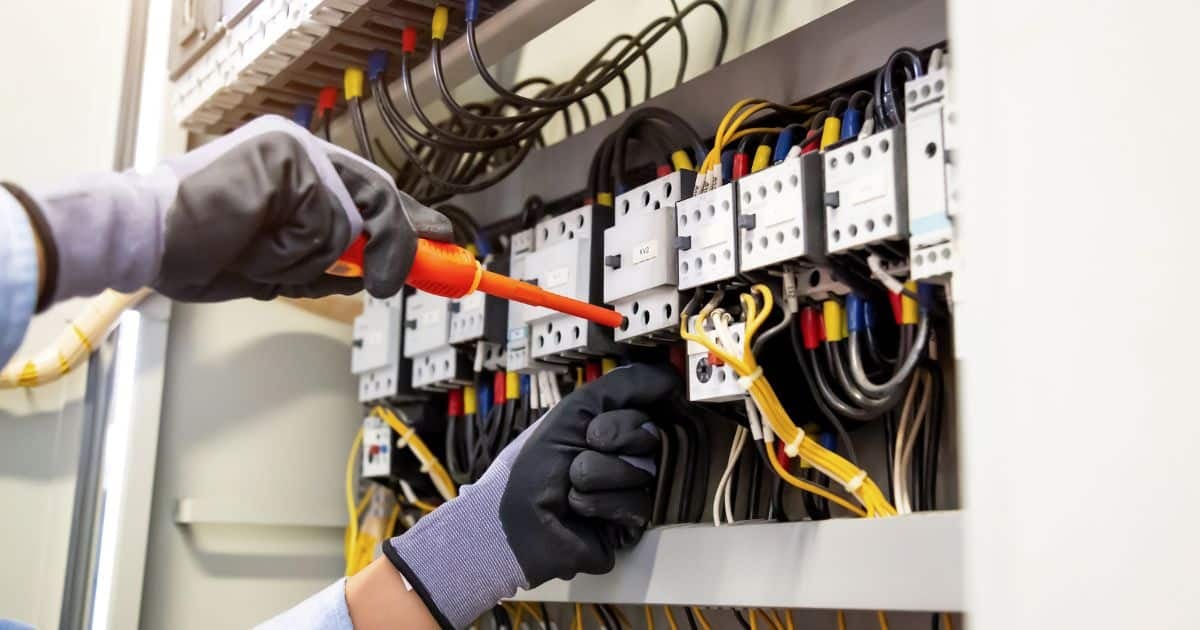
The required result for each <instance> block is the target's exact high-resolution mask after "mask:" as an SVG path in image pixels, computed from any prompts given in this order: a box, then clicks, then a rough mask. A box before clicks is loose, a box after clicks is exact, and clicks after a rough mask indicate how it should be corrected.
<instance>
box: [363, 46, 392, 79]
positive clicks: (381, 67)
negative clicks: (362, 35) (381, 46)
mask: <svg viewBox="0 0 1200 630" xmlns="http://www.w3.org/2000/svg"><path fill="white" fill-rule="evenodd" d="M387 67H388V51H386V50H372V51H371V54H370V55H369V56H368V57H367V79H368V80H371V81H374V80H375V79H382V78H383V75H384V73H386V72H387Z"/></svg>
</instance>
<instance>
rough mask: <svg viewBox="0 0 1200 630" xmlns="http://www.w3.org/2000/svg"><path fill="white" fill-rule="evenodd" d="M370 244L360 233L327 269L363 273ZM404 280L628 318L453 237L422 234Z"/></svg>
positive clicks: (608, 321)
mask: <svg viewBox="0 0 1200 630" xmlns="http://www.w3.org/2000/svg"><path fill="white" fill-rule="evenodd" d="M366 244H367V241H366V238H364V237H362V236H359V237H358V238H357V239H355V241H354V242H353V243H351V244H350V247H349V248H348V249H347V250H346V251H345V252H343V253H342V255H341V257H340V258H338V260H337V262H335V263H334V264H333V265H332V266H331V267H330V268H329V269H328V270H327V273H330V274H333V275H335V276H346V277H359V276H362V273H363V270H362V266H363V248H364V247H366ZM404 282H405V284H407V285H409V286H410V287H413V288H416V289H420V290H421V291H424V292H426V293H431V294H433V295H440V296H442V297H447V298H453V299H457V298H461V297H463V296H466V295H469V294H471V293H474V292H475V291H483V292H484V293H487V294H488V295H494V296H496V297H499V298H504V299H506V300H513V301H515V302H520V303H522V304H528V305H530V306H543V307H545V308H548V309H551V310H553V311H558V312H559V313H564V314H566V315H574V316H575V317H582V318H583V319H586V320H588V321H590V322H595V323H597V324H600V325H601V326H607V327H609V328H617V327H619V326H621V324H622V323H623V322H624V321H625V317H624V316H623V315H621V314H620V313H618V312H616V311H614V310H611V309H607V308H604V307H602V306H596V305H595V304H588V303H587V302H581V301H579V300H576V299H573V298H569V297H567V296H565V295H559V294H557V293H553V292H551V291H547V290H545V289H542V288H540V287H538V286H536V285H533V284H530V283H528V282H522V281H520V280H515V279H513V278H509V277H508V276H504V275H501V274H498V273H496V272H494V271H488V270H487V269H484V268H483V265H481V264H479V261H478V260H475V256H474V255H472V254H471V252H469V251H467V250H466V249H464V248H462V247H459V246H457V245H454V244H453V243H442V242H439V241H431V240H428V239H424V238H421V239H417V255H416V257H415V258H414V259H413V264H412V270H410V271H409V272H408V278H406V279H405V281H404Z"/></svg>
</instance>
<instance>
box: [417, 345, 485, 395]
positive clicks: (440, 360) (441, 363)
mask: <svg viewBox="0 0 1200 630" xmlns="http://www.w3.org/2000/svg"><path fill="white" fill-rule="evenodd" d="M412 362H413V364H412V386H413V387H414V388H415V389H426V390H443V389H453V388H456V387H459V386H462V385H468V384H470V382H471V381H470V378H469V376H470V374H471V366H470V365H467V360H466V358H465V357H464V356H463V355H462V353H461V352H459V351H458V350H457V349H455V348H454V347H452V346H442V347H440V348H437V349H435V350H431V351H429V352H426V353H424V354H421V355H418V356H415V357H413V360H412Z"/></svg>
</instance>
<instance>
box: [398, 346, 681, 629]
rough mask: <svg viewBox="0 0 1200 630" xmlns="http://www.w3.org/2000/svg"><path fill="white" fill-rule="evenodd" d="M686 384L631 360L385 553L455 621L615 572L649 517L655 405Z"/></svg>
mask: <svg viewBox="0 0 1200 630" xmlns="http://www.w3.org/2000/svg"><path fill="white" fill-rule="evenodd" d="M678 387H679V381H678V379H677V378H676V376H675V375H674V373H673V372H671V371H670V370H669V369H667V368H663V367H653V366H648V365H632V366H629V367H624V368H619V369H617V370H614V371H612V372H610V373H608V374H607V375H605V376H604V377H602V378H601V379H599V380H597V381H595V382H593V383H591V384H589V385H587V386H585V387H584V388H583V389H580V390H578V391H576V392H574V393H572V394H571V395H569V396H567V397H566V398H564V399H563V400H562V402H561V403H559V404H558V405H557V406H556V407H555V408H554V409H552V410H551V411H550V412H549V413H547V414H546V415H545V416H543V417H542V419H541V420H539V421H538V422H537V423H536V424H534V425H533V426H531V427H530V428H529V429H528V430H526V431H525V432H523V433H522V434H521V435H520V436H518V437H517V439H516V440H514V441H513V443H512V444H510V445H509V446H508V447H507V448H505V449H504V450H503V451H501V453H500V455H499V457H497V458H496V461H495V462H493V463H492V465H491V467H490V468H488V470H487V472H486V473H484V475H483V477H482V478H481V479H480V480H479V482H478V483H476V484H474V485H470V486H464V487H463V488H462V492H461V494H460V495H459V497H458V498H456V499H454V500H453V501H450V502H448V503H446V504H445V505H443V506H441V507H439V508H438V509H437V510H436V511H434V512H433V513H432V514H429V515H427V516H425V517H424V518H422V519H421V520H420V521H418V522H417V525H416V526H415V527H413V528H412V529H410V530H408V531H407V532H405V533H404V534H403V535H401V536H398V537H396V538H393V539H391V540H390V541H388V542H387V543H385V544H384V545H383V552H384V554H385V555H386V556H387V557H388V559H389V560H391V561H392V564H393V565H395V566H396V568H397V569H399V571H400V572H401V573H402V574H403V575H404V578H405V579H406V580H407V581H408V583H409V584H410V585H412V587H413V588H414V589H415V590H416V591H417V593H418V594H419V595H420V596H421V599H423V600H424V601H425V604H426V606H427V607H428V608H429V611H430V612H431V613H432V614H433V616H434V618H435V619H437V620H438V623H439V624H441V625H442V626H443V627H447V628H450V627H453V628H463V627H466V626H467V625H469V624H470V623H471V622H472V621H474V620H475V619H476V618H477V617H478V616H479V615H481V614H482V613H484V612H485V611H487V610H488V609H490V608H491V607H492V606H494V605H496V602H498V601H499V600H501V599H503V598H505V597H511V596H512V595H513V594H514V593H516V591H517V589H518V588H532V587H534V586H537V585H539V584H541V583H543V582H545V581H547V580H549V579H551V578H563V579H569V578H571V577H574V576H575V574H577V573H581V572H582V573H605V572H607V571H609V570H610V569H612V567H613V562H614V552H615V551H616V550H617V549H621V548H623V547H626V546H629V545H632V544H634V543H635V542H637V540H638V539H639V538H640V537H641V534H642V530H643V529H644V528H645V526H646V523H647V522H648V521H649V519H650V511H651V504H652V502H653V498H654V497H653V493H654V490H653V488H654V467H653V458H652V456H653V455H654V454H656V453H657V452H658V448H659V436H658V431H657V429H655V428H654V426H653V425H652V424H650V423H651V421H652V420H653V418H651V417H650V416H649V415H647V414H646V413H645V411H644V410H645V409H647V408H649V407H651V406H652V405H654V404H656V403H659V402H661V401H662V400H663V399H666V398H669V397H671V396H673V395H674V393H675V391H676V389H677V388H678Z"/></svg>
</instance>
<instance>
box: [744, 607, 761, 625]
mask: <svg viewBox="0 0 1200 630" xmlns="http://www.w3.org/2000/svg"><path fill="white" fill-rule="evenodd" d="M746 612H747V613H748V614H749V615H750V630H758V616H757V615H755V614H754V609H753V608H747V609H746Z"/></svg>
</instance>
